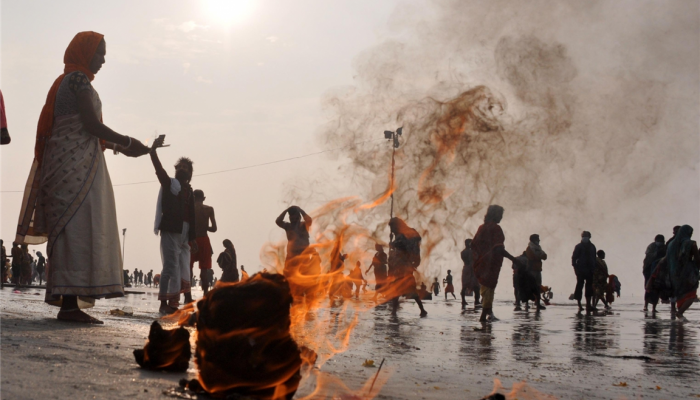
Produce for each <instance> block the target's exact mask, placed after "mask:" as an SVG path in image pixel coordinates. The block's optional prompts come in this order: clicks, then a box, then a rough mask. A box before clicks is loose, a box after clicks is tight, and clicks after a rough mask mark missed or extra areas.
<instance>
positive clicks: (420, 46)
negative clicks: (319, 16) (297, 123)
mask: <svg viewBox="0 0 700 400" xmlns="http://www.w3.org/2000/svg"><path fill="white" fill-rule="evenodd" d="M698 13H699V12H698V8H697V5H696V3H694V2H683V1H679V2H663V3H658V2H641V1H631V2H621V1H617V0H613V1H601V2H595V1H588V2H580V1H570V2H562V1H559V2H551V1H528V2H519V1H489V2H474V1H469V2H466V1H435V2H429V3H425V2H407V3H404V4H401V5H400V6H399V7H398V8H397V10H396V12H395V14H394V16H393V17H392V19H391V21H390V28H391V34H390V37H388V38H386V39H385V40H384V41H382V42H381V43H379V44H378V45H376V46H375V47H373V48H370V49H368V50H366V51H365V52H363V53H361V54H360V55H359V56H358V57H357V58H356V61H355V69H356V71H357V74H356V76H355V85H354V86H352V87H345V88H337V89H334V90H331V91H329V92H328V93H327V94H326V96H325V98H324V101H323V104H324V107H325V109H326V111H327V113H328V115H329V122H328V124H327V125H325V126H324V127H322V128H321V129H320V132H319V138H320V141H321V142H322V143H323V145H324V146H326V147H327V148H337V147H340V146H350V145H351V144H352V143H356V142H362V141H367V140H372V139H376V138H378V137H381V135H382V132H383V131H384V130H385V129H390V130H394V129H396V128H398V127H400V126H403V127H404V129H403V132H404V134H403V137H402V139H401V146H400V148H399V149H398V151H397V154H396V156H397V164H396V192H395V202H396V203H395V213H396V215H398V216H400V217H402V218H404V219H405V220H406V221H407V222H408V223H409V225H411V226H412V227H415V228H416V229H417V230H418V231H419V232H421V234H422V235H423V238H424V240H423V245H424V252H423V253H424V259H425V260H426V261H425V262H424V263H423V265H422V267H421V270H422V272H423V273H424V274H426V275H429V276H437V275H441V276H444V271H445V270H446V269H449V268H451V269H453V270H457V271H459V269H460V268H461V262H460V261H459V256H458V254H459V250H460V249H461V248H462V246H463V241H464V239H465V238H467V237H470V236H471V235H473V234H474V232H475V231H476V228H477V227H478V225H479V224H480V223H481V221H482V219H483V215H484V213H485V209H486V207H487V206H488V205H489V204H494V203H495V204H500V205H502V206H504V207H505V209H506V214H505V218H504V221H503V223H502V225H503V227H504V230H505V232H506V237H507V242H506V248H508V249H509V250H510V251H511V253H516V254H519V253H520V252H521V251H522V250H524V248H525V245H526V244H527V238H528V236H529V235H530V234H531V233H539V234H540V235H541V237H542V244H543V247H544V248H545V250H549V253H550V255H551V256H552V255H553V256H554V257H550V261H549V262H548V263H547V264H548V265H545V274H547V269H548V266H549V267H550V268H551V269H550V277H553V278H552V279H556V280H557V281H563V279H564V277H567V276H568V275H569V274H570V271H571V270H570V267H568V265H570V263H569V260H568V257H569V256H570V251H571V250H572V249H573V246H574V244H575V243H576V242H577V241H578V240H579V236H578V233H579V232H580V231H581V230H583V229H587V230H590V231H592V232H593V242H594V243H596V244H597V245H598V247H599V248H604V249H606V252H607V253H608V254H609V255H611V257H609V264H610V265H611V270H612V273H616V274H617V275H618V276H621V280H622V281H623V285H624V284H625V282H628V283H629V285H628V286H627V287H626V288H627V289H632V288H636V287H637V286H639V287H640V288H641V283H640V282H641V272H640V271H641V259H642V257H643V252H644V249H645V247H646V245H647V244H648V243H649V242H651V241H653V237H654V235H655V234H657V233H662V234H666V235H670V228H671V227H672V226H673V225H676V224H680V223H689V224H691V225H692V224H697V222H698V203H697V201H698V179H697V167H698V144H699V141H698V132H697V129H698V121H699V107H698V87H699V81H700V80H699V72H698V65H700V57H699V55H698V49H699V48H700V46H699V44H700V40H699V39H698V38H699V37H700V34H699V33H700V32H699V31H698V29H699V27H700V18H699V16H698ZM340 156H342V157H347V158H348V159H349V160H350V161H349V162H348V163H347V164H345V165H344V167H343V168H342V173H343V174H345V176H346V177H347V178H348V179H350V181H351V182H352V189H353V191H352V193H351V194H356V195H358V196H360V197H361V198H363V199H366V200H371V199H372V198H376V197H377V196H379V195H381V194H382V193H383V192H384V191H385V190H386V188H387V185H388V180H389V168H390V157H391V149H390V145H389V144H387V145H386V146H377V145H358V146H350V147H347V149H345V150H342V151H341V152H340ZM693 177H694V178H695V179H692V178H693ZM689 178H690V179H689ZM314 187H315V189H314V190H315V191H314V192H313V193H314V195H317V194H318V192H319V191H321V192H323V189H322V188H323V187H324V186H323V184H322V183H319V182H315V183H314ZM679 188H680V189H681V190H683V192H682V193H675V194H674V193H673V192H674V190H676V191H677V190H678V189H679ZM294 193H296V194H295V195H290V198H289V200H293V201H297V202H299V201H303V200H304V199H301V198H299V196H298V193H310V192H307V191H306V190H300V191H294ZM346 193H347V191H346ZM388 215H389V203H388V202H387V203H383V204H382V205H380V206H379V207H377V208H376V209H374V210H373V211H372V213H370V214H369V215H367V216H365V217H364V219H363V221H361V222H362V224H364V225H365V226H368V227H369V229H370V231H373V232H374V235H376V236H377V237H380V238H383V239H384V240H387V239H388V230H387V229H386V222H387V220H388ZM637 264H639V265H637ZM504 269H505V270H506V271H505V272H504V273H509V272H507V269H508V268H507V266H505V267H504ZM457 275H459V273H457ZM549 282H550V284H551V283H552V282H551V280H550V281H549ZM547 283H548V279H547V277H545V284H547ZM568 290H573V287H572V288H561V290H559V293H560V296H562V297H563V296H564V295H568V292H567V291H568ZM636 292H639V290H636Z"/></svg>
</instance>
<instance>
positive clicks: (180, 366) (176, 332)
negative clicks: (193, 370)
mask: <svg viewBox="0 0 700 400" xmlns="http://www.w3.org/2000/svg"><path fill="white" fill-rule="evenodd" d="M134 357H135V358H136V362H137V363H138V364H139V365H140V366H141V368H144V369H152V370H163V371H171V372H185V371H187V368H188V367H189V364H190V357H192V349H190V333H189V332H188V331H187V329H185V328H182V327H180V328H178V329H172V330H165V329H163V327H161V326H160V324H159V323H158V321H153V324H151V331H150V332H149V333H148V342H147V343H146V346H144V348H143V350H141V349H138V350H134Z"/></svg>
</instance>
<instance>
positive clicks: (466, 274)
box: [459, 239, 481, 309]
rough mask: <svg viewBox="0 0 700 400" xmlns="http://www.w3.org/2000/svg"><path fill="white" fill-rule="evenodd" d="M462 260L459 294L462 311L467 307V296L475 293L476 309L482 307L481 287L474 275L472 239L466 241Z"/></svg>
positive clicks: (461, 255) (461, 254)
mask: <svg viewBox="0 0 700 400" xmlns="http://www.w3.org/2000/svg"><path fill="white" fill-rule="evenodd" d="M460 257H461V258H462V290H461V291H460V292H459V294H460V295H461V296H462V309H464V308H466V306H467V299H466V296H471V295H472V293H474V308H477V307H480V306H481V302H480V301H479V297H480V293H479V290H480V287H479V281H477V279H476V275H475V274H474V254H473V252H472V239H466V240H465V241H464V250H462V252H461V253H460Z"/></svg>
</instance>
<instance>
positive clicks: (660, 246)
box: [642, 235, 666, 312]
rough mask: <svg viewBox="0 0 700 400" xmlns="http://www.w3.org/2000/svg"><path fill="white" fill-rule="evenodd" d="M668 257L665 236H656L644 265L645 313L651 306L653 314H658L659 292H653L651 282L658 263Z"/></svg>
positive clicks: (648, 247)
mask: <svg viewBox="0 0 700 400" xmlns="http://www.w3.org/2000/svg"><path fill="white" fill-rule="evenodd" d="M665 256H666V239H665V238H664V235H656V237H654V241H653V242H652V243H650V244H649V246H647V249H646V251H645V253H644V262H643V265H642V275H644V311H648V309H649V304H651V305H652V308H653V312H656V305H657V304H658V303H659V292H658V291H656V290H651V287H649V288H647V285H649V280H650V279H651V275H652V274H653V272H654V269H655V268H656V265H657V264H658V261H659V260H660V259H662V258H663V257H665Z"/></svg>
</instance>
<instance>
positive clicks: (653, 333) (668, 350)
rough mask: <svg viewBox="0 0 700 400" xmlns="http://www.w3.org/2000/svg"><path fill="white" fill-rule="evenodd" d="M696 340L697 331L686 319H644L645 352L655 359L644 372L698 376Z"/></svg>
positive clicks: (648, 373)
mask: <svg viewBox="0 0 700 400" xmlns="http://www.w3.org/2000/svg"><path fill="white" fill-rule="evenodd" d="M696 341H697V333H696V331H695V330H693V329H688V327H686V323H683V322H679V321H671V320H663V319H657V318H656V317H649V318H647V319H646V320H645V321H644V354H645V355H646V356H648V357H651V358H652V360H650V361H649V362H647V363H645V364H644V373H645V374H647V375H658V374H661V375H666V376H673V377H679V376H690V375H693V376H695V375H696V374H697V370H698V368H700V361H699V360H698V356H697V349H696V346H695V343H696ZM693 379H694V378H693Z"/></svg>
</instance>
